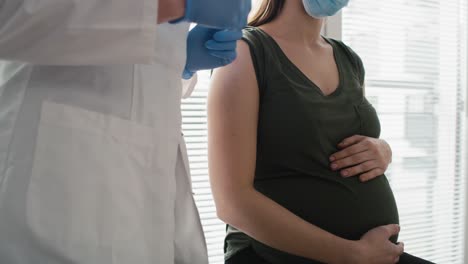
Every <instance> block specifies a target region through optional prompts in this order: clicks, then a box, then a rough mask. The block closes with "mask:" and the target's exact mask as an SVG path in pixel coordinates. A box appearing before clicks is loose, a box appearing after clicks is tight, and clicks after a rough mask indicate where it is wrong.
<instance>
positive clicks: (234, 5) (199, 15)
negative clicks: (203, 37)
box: [172, 0, 252, 30]
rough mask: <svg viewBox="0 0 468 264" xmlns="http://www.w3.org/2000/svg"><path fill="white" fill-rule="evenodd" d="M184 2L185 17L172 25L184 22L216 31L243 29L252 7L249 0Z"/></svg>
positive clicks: (188, 0) (198, 0) (194, 0)
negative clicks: (216, 29)
mask: <svg viewBox="0 0 468 264" xmlns="http://www.w3.org/2000/svg"><path fill="white" fill-rule="evenodd" d="M185 1H186V2H185V15H184V16H183V17H182V18H180V19H178V20H176V21H173V22H172V23H177V22H181V21H185V22H192V23H196V24H199V25H204V26H207V27H212V28H218V29H225V28H227V29H237V30H240V29H242V28H244V27H245V26H246V25H247V17H248V15H249V12H250V9H251V5H252V4H251V0H185Z"/></svg>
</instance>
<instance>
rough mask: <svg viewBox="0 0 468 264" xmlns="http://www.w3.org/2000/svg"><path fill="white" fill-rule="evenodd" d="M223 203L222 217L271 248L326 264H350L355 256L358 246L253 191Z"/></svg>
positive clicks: (220, 215) (219, 207)
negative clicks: (352, 256) (350, 257)
mask: <svg viewBox="0 0 468 264" xmlns="http://www.w3.org/2000/svg"><path fill="white" fill-rule="evenodd" d="M223 200H224V201H226V203H225V204H224V205H219V202H218V215H219V217H220V218H221V219H222V220H223V221H225V222H226V223H228V224H230V225H232V226H234V227H236V228H238V229H239V230H242V231H243V232H245V233H246V234H247V235H249V236H251V237H253V238H255V239H256V240H258V241H260V242H262V243H264V244H266V245H268V246H271V247H273V248H276V249H279V250H281V251H285V252H288V253H290V254H294V255H298V256H302V257H305V258H309V259H314V260H318V261H322V262H325V263H340V264H343V263H349V261H350V259H349V256H350V255H354V254H350V253H351V252H354V251H355V247H356V246H357V245H356V242H353V241H350V240H345V239H342V238H340V237H337V236H335V235H333V234H331V233H328V232H326V231H324V230H322V229H320V228H318V227H317V226H314V225H312V224H310V223H308V222H306V221H304V220H303V219H301V218H299V217H298V216H296V215H294V214H293V213H291V212H290V211H288V210H287V209H285V208H284V207H282V206H280V205H279V204H277V203H275V202H274V201H272V200H271V199H269V198H268V197H266V196H264V195H263V194H261V193H259V192H257V191H255V190H254V189H251V190H245V191H243V193H237V194H236V195H235V197H225V199H223ZM343 224H345V223H343Z"/></svg>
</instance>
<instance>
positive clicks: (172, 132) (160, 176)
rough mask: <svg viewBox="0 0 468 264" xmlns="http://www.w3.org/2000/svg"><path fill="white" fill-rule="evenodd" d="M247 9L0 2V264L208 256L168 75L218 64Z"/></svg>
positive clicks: (245, 4) (62, 0)
mask: <svg viewBox="0 0 468 264" xmlns="http://www.w3.org/2000/svg"><path fill="white" fill-rule="evenodd" d="M249 10H250V0H225V1H222V0H187V1H185V0H159V1H158V0H112V1H106V0H0V59H1V60H2V61H0V263H2V264H75V263H77V264H82V263H84V264H172V263H175V264H185V263H190V264H206V263H207V262H208V260H207V255H206V247H205V242H204V238H203V233H202V229H201V225H200V221H199V218H198V213H197V210H196V207H195V204H194V200H193V197H192V193H191V186H190V177H189V172H188V164H187V157H186V150H185V147H184V142H183V138H182V136H181V112H180V98H181V96H182V84H181V78H180V77H181V74H182V72H183V73H184V77H186V78H189V77H191V76H192V75H193V73H194V72H196V71H197V70H200V69H208V68H214V67H218V66H222V65H225V64H227V63H230V62H231V61H232V60H233V59H234V58H235V40H236V39H237V38H240V34H238V32H236V30H239V29H240V28H242V27H243V26H244V25H245V23H246V20H247V19H246V18H247V13H248V11H249ZM178 18H180V19H178ZM174 19H178V22H181V21H182V22H194V23H198V24H199V26H197V27H195V29H193V30H192V31H191V32H190V34H189V37H188V43H187V30H188V27H189V23H177V24H172V25H171V24H168V23H165V22H168V21H173V20H174ZM163 23H164V24H163ZM158 24H159V25H158ZM224 29H231V30H224ZM184 65H185V68H184Z"/></svg>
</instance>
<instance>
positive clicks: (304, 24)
mask: <svg viewBox="0 0 468 264" xmlns="http://www.w3.org/2000/svg"><path fill="white" fill-rule="evenodd" d="M322 25H323V19H316V18H313V17H311V16H309V15H308V14H307V13H306V12H305V10H304V6H303V4H302V1H300V0H294V1H291V0H288V1H285V4H284V7H283V10H282V11H281V14H280V15H279V16H278V17H277V18H276V19H275V20H273V21H272V22H270V23H268V24H266V25H264V26H262V28H264V29H266V30H267V31H268V32H269V33H272V34H273V35H274V36H275V37H277V38H281V39H285V40H288V41H294V42H302V43H303V44H305V45H307V46H309V47H313V46H317V45H321V44H323V41H324V40H323V39H322V37H321V31H322Z"/></svg>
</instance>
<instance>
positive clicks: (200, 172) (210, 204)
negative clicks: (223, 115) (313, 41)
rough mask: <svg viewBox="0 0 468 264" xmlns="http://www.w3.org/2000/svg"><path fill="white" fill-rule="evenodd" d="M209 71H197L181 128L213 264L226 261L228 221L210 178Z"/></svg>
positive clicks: (185, 103)
mask: <svg viewBox="0 0 468 264" xmlns="http://www.w3.org/2000/svg"><path fill="white" fill-rule="evenodd" d="M209 79H210V72H209V71H203V72H199V73H198V84H197V87H196V88H195V90H194V92H193V93H192V96H191V97H190V98H187V99H184V100H183V102H182V116H183V123H182V130H183V131H184V136H185V141H186V143H187V151H188V155H189V160H190V169H191V174H192V182H193V192H194V193H195V201H196V203H197V206H198V210H199V213H200V218H201V220H202V225H203V229H204V231H205V238H206V242H207V247H208V255H209V259H210V264H221V263H224V253H223V241H224V236H225V234H226V232H225V224H224V223H223V222H221V220H219V219H218V218H217V216H216V208H215V204H214V201H213V196H212V194H211V189H210V184H209V178H208V149H207V148H208V141H207V120H206V100H207V95H208V86H209Z"/></svg>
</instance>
